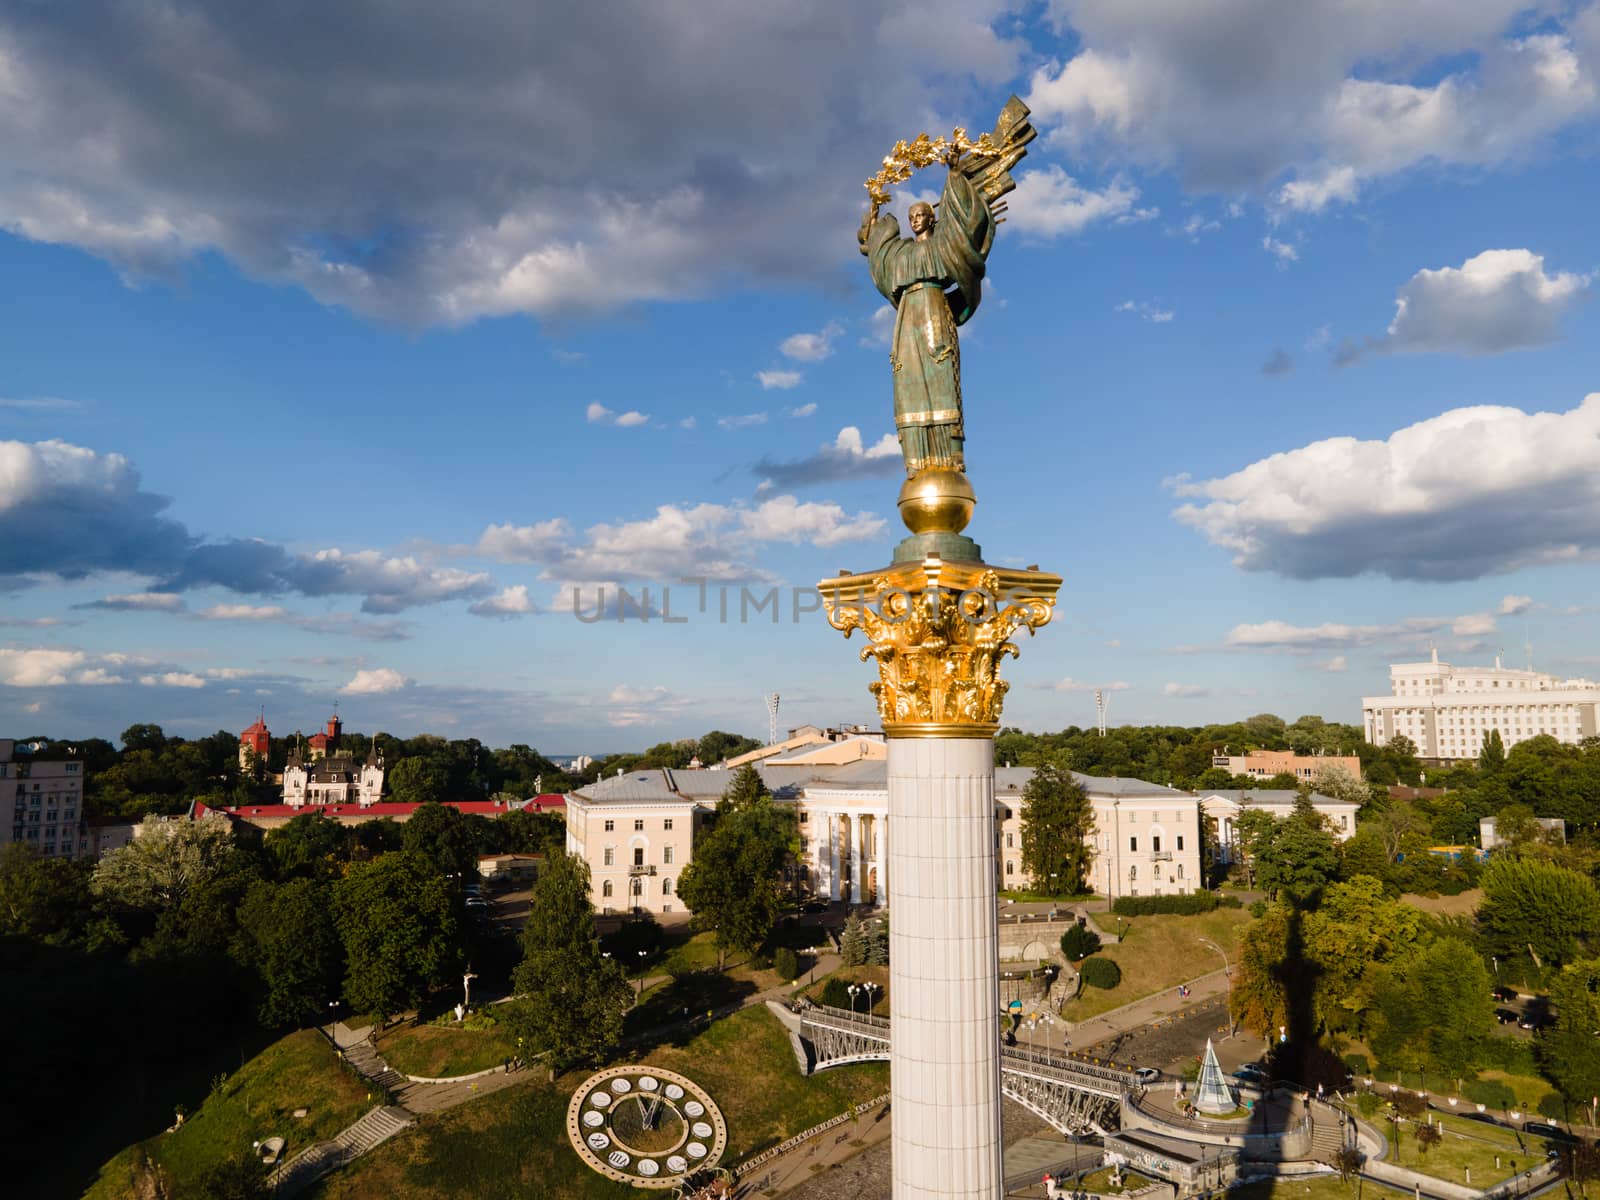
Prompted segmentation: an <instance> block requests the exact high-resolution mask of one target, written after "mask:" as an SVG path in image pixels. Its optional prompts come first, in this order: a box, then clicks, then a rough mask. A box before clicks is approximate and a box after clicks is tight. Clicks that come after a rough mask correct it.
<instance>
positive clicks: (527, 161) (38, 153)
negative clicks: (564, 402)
mask: <svg viewBox="0 0 1600 1200" xmlns="http://www.w3.org/2000/svg"><path fill="white" fill-rule="evenodd" d="M70 7H71V6H57V5H45V6H42V7H40V8H37V9H36V10H29V11H28V12H27V13H26V15H17V16H12V15H10V11H9V9H7V10H6V15H5V16H3V17H0V62H4V63H5V64H6V67H5V71H6V82H5V83H3V84H0V164H3V166H0V213H4V214H5V216H4V224H5V227H6V228H8V229H9V230H11V231H12V232H14V233H17V234H19V235H21V236H24V237H29V238H33V239H35V240H38V241H45V242H56V243H63V244H69V245H73V246H77V247H80V248H82V249H85V250H87V251H89V252H90V253H93V254H97V255H100V256H101V257H103V258H105V259H107V260H109V261H111V262H112V263H114V264H115V265H116V266H117V268H118V269H119V270H122V271H123V272H124V273H126V274H128V275H130V276H140V275H150V274H171V273H172V271H173V269H174V267H176V266H178V265H180V264H183V263H185V262H187V261H192V260H195V259H198V258H200V257H201V256H203V255H206V254H210V253H215V254H218V255H220V256H222V257H224V258H226V259H228V260H229V261H230V262H231V263H232V264H233V265H234V266H235V267H236V268H237V269H239V270H241V271H242V272H243V273H245V274H247V275H249V276H251V277H253V278H257V279H265V280H270V281H274V282H286V283H289V284H292V285H295V286H299V287H302V288H304V289H306V290H307V291H309V292H310V293H311V294H313V295H314V296H316V297H317V298H318V299H319V300H321V301H323V302H324V303H329V304H342V305H346V306H348V307H351V308H354V309H356V310H358V311H360V312H363V313H367V314H373V315H379V316H382V317H386V318H392V319H396V320H400V321H405V322H409V323H422V322H445V323H461V322H466V321H471V320H474V319H476V318H479V317H482V316H496V315H508V314H512V313H533V314H536V315H539V316H541V317H554V318H562V317H569V316H571V315H572V314H575V313H579V314H581V313H584V312H592V311H595V310H597V309H603V308H615V307H623V306H628V305H632V304H637V303H640V302H648V301H652V300H674V299H682V298H688V297H697V296H704V295H706V294H709V293H710V292H712V291H714V290H716V289H717V288H719V287H722V286H724V285H726V284H729V283H732V282H736V283H737V284H738V285H740V286H743V285H745V284H746V282H747V281H749V280H754V281H755V282H756V283H757V284H762V283H767V282H770V281H787V282H794V281H804V282H810V283H814V282H817V281H819V280H827V279H830V278H831V277H834V276H835V273H836V272H837V270H838V268H839V267H840V265H841V264H842V263H844V262H845V261H846V260H847V259H848V258H850V257H853V254H852V248H851V247H850V246H849V239H848V238H845V239H843V240H842V241H841V240H840V239H838V238H837V237H836V236H835V235H836V234H837V231H838V230H839V229H841V228H843V229H848V228H851V227H852V226H853V224H854V221H855V219H856V218H857V217H859V215H860V214H859V210H860V198H861V189H860V187H859V185H858V182H857V181H856V179H855V177H854V172H850V173H847V174H841V173H840V172H838V170H837V169H836V167H837V164H839V163H842V162H861V163H871V162H873V161H875V160H876V159H877V157H878V156H879V155H881V154H882V153H883V152H884V150H885V149H887V148H888V147H889V146H891V145H892V144H893V142H894V140H895V138H896V137H899V136H903V135H904V133H905V129H904V128H903V126H901V125H900V122H901V121H902V120H903V119H904V114H906V113H929V114H933V113H941V114H942V115H941V120H940V123H941V124H943V123H945V122H946V121H949V120H951V119H956V118H965V117H966V113H965V112H952V113H943V110H946V109H947V106H948V105H949V104H950V103H952V102H953V95H952V91H951V89H952V86H954V87H955V88H957V89H958V93H957V94H960V93H965V92H967V91H969V90H970V91H976V90H983V91H992V90H993V89H994V88H997V87H1001V86H1003V85H1004V83H1005V82H1006V81H1007V80H1009V79H1012V78H1014V76H1015V74H1016V72H1017V70H1018V66H1019V63H1020V62H1021V60H1022V56H1023V54H1024V53H1025V52H1027V47H1026V46H1025V45H1024V43H1022V41H1021V40H1020V39H1018V38H1017V37H1016V36H1015V35H1014V32H1013V30H1014V29H1015V25H1014V23H1013V22H1012V21H1011V20H1009V19H1006V13H1007V10H1008V9H1009V8H1011V4H1010V3H1009V2H1008V0H980V2H979V3H977V4H967V5H951V4H948V3H947V4H944V5H942V6H941V7H939V8H938V9H936V10H934V11H933V12H928V11H926V10H924V11H923V13H922V15H921V17H920V19H913V18H911V17H909V16H907V15H906V11H905V9H904V6H903V5H900V4H898V3H890V2H889V0H852V2H851V3H841V2H837V0H833V2H829V3H823V4H818V5H803V6H799V7H796V8H793V9H791V10H789V11H782V10H779V9H769V8H768V7H767V6H763V5H737V6H733V7H732V8H729V9H726V10H718V11H711V10H707V9H702V8H700V7H699V6H696V5H668V6H646V8H645V9H643V10H641V11H639V12H635V13H630V14H629V15H628V16H627V17H626V19H621V18H616V19H613V18H612V17H611V16H610V15H609V14H597V13H596V12H594V11H591V10H588V9H586V8H585V7H584V6H581V5H579V6H573V5H560V4H545V5H540V6H539V7H538V8H537V9H536V10H533V11H530V10H528V9H527V8H526V7H523V6H506V5H483V6H474V7H472V8H471V9H470V11H464V12H446V11H444V10H442V9H440V8H439V6H438V5H437V4H433V3H425V2H424V0H381V2H380V0H347V2H346V3H344V4H341V5H340V6H339V8H338V11H337V12H334V11H333V10H332V9H329V8H327V7H326V6H318V7H313V8H311V9H306V10H304V11H300V12H297V13H293V14H291V13H289V12H288V11H287V10H280V9H278V8H276V7H273V6H267V7H265V8H261V9H259V10H257V11H250V9H249V6H235V5H218V6H207V7H199V8H185V9H184V10H183V13H182V19H181V20H177V21H174V20H173V19H172V14H171V13H170V12H169V11H168V10H167V9H165V8H162V7H159V6H158V7H155V8H151V7H147V6H141V5H130V6H112V7H111V8H109V9H107V10H106V11H105V12H102V13H99V14H97V16H96V18H95V19H94V20H93V21H89V20H86V19H84V18H83V17H82V16H81V14H78V13H72V12H69V11H68V9H69V8H70ZM332 45H347V46H359V47H362V53H361V54H359V55H355V56H349V55H345V56H340V55H335V54H318V53H307V52H306V47H308V46H322V47H326V46H332ZM286 62H293V63H294V64H295V69H294V70H293V71H285V70H284V69H283V68H282V64H284V63H286ZM197 63H203V64H207V68H206V69H197V68H196V64H197ZM596 63H603V64H604V77H605V86H604V87H597V86H596V81H597V75H596V71H595V65H594V64H596ZM419 64H420V65H419ZM686 79H695V80H697V83H696V84H695V86H693V87H685V86H684V85H683V81H684V80H686ZM865 79H870V80H872V87H871V88H870V89H863V88H862V87H861V81H862V80H865ZM397 80H402V81H404V85H403V86H396V81H397ZM757 95H759V96H760V97H761V103H759V104H752V103H750V97H752V96H757ZM885 97H893V99H892V101H891V102H886V101H885V99H884V98H885ZM984 115H986V114H973V118H972V119H973V121H974V122H976V121H977V120H979V119H980V118H981V117H982V116H984ZM984 123H985V124H986V123H987V122H986V121H985V122H984ZM552 164H559V169H554V168H553V166H552ZM830 168H834V169H830Z"/></svg>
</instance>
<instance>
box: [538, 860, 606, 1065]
mask: <svg viewBox="0 0 1600 1200" xmlns="http://www.w3.org/2000/svg"><path fill="white" fill-rule="evenodd" d="M589 887H590V885H589V866H588V864H587V863H585V862H584V861H583V860H582V859H579V858H576V857H574V856H572V855H569V854H566V853H564V852H558V853H556V854H553V855H551V857H550V860H549V862H548V864H547V865H546V867H545V870H544V871H543V872H541V873H540V875H539V878H538V881H537V882H536V883H535V884H534V885H533V894H532V896H531V898H530V899H529V904H528V923H527V924H526V925H524V926H523V929H522V962H521V963H520V964H519V965H518V966H517V969H516V972H515V974H514V976H513V983H514V985H515V987H516V990H517V992H518V999H517V1000H516V1001H515V1003H513V1004H512V1005H510V1006H509V1007H510V1008H511V1012H510V1014H509V1017H510V1025H511V1027H512V1030H513V1031H514V1032H515V1033H516V1035H517V1036H518V1037H519V1039H521V1040H522V1041H524V1042H525V1044H526V1045H527V1046H528V1047H529V1049H530V1051H531V1052H532V1053H536V1054H544V1055H546V1056H547V1065H548V1066H549V1067H550V1071H551V1076H552V1078H553V1077H554V1076H555V1074H556V1073H557V1072H559V1071H564V1070H566V1069H567V1068H569V1067H572V1066H575V1065H577V1064H579V1063H598V1062H601V1061H603V1060H604V1059H605V1058H606V1057H607V1056H608V1055H610V1054H611V1052H612V1051H613V1050H615V1049H616V1047H617V1044H618V1042H620V1041H621V1040H622V1019H623V1013H624V1012H625V1011H626V1009H627V1007H628V1004H629V1001H630V999H631V997H632V989H631V988H629V986H628V981H627V979H626V977H625V976H624V975H623V972H622V967H621V966H620V965H619V964H618V963H617V962H616V960H615V959H613V958H610V957H607V956H605V955H603V954H602V953H601V950H600V942H599V940H598V939H597V938H596V937H595V933H594V908H593V906H592V904H591V903H590V900H589Z"/></svg>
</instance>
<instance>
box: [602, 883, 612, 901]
mask: <svg viewBox="0 0 1600 1200" xmlns="http://www.w3.org/2000/svg"><path fill="white" fill-rule="evenodd" d="M600 894H601V895H602V896H605V897H606V898H607V899H609V898H610V897H611V894H612V887H611V880H609V879H608V880H606V881H605V882H604V883H602V884H601V885H600Z"/></svg>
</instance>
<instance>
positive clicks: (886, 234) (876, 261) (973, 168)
mask: <svg viewBox="0 0 1600 1200" xmlns="http://www.w3.org/2000/svg"><path fill="white" fill-rule="evenodd" d="M1033 137H1034V130H1033V127H1032V125H1030V124H1029V123H1028V109H1027V106H1026V105H1024V104H1023V103H1022V101H1020V100H1018V99H1017V98H1016V97H1015V96H1013V97H1012V98H1011V100H1010V101H1009V102H1008V103H1007V104H1006V106H1005V108H1004V110H1002V112H1001V114H1000V120H999V121H998V122H997V123H996V125H995V128H994V132H993V133H988V134H984V135H983V136H982V137H981V138H979V139H978V141H977V142H970V141H968V140H967V138H966V135H965V133H964V131H962V130H959V129H958V130H956V132H955V134H954V136H953V137H952V138H951V139H950V140H949V141H948V142H947V141H946V140H945V139H943V138H940V139H939V140H938V141H936V142H935V141H930V140H929V139H928V136H927V135H926V134H923V135H922V136H921V137H919V138H918V139H917V140H916V141H915V142H911V143H906V142H902V143H900V144H899V145H897V146H896V147H895V153H894V154H892V155H890V156H889V157H888V158H886V159H885V160H884V169H883V171H880V172H879V174H878V175H877V176H876V177H874V178H873V179H871V180H868V182H867V189H868V191H869V192H870V193H871V195H872V200H873V204H872V207H871V209H869V210H868V213H867V216H866V218H865V219H863V221H862V228H861V231H860V233H859V235H858V237H859V240H860V242H861V251H862V253H863V254H865V255H866V256H867V264H868V269H869V270H870V272H871V274H872V282H873V284H874V285H875V286H876V287H877V289H878V291H880V292H881V293H883V296H884V298H885V299H886V300H888V301H889V302H890V303H891V304H893V305H894V306H895V322H894V332H893V334H892V335H891V338H890V343H889V362H890V365H891V367H892V368H893V371H894V419H895V429H896V431H897V432H898V434H899V437H900V450H901V453H902V454H903V455H904V457H905V466H906V475H907V477H910V476H914V475H916V474H917V473H918V472H919V471H922V470H925V469H928V468H944V469H947V470H951V471H958V472H959V471H965V470H966V459H965V455H964V453H963V449H962V447H963V443H964V442H965V439H966V431H965V427H964V425H963V422H962V412H961V349H960V343H959V340H958V338H957V334H956V329H957V327H958V326H960V325H962V324H964V323H965V322H966V321H967V320H968V319H969V318H971V316H972V315H973V313H975V312H977V311H978V304H979V303H980V301H981V300H982V298H983V275H984V265H985V261H986V259H987V258H988V254H989V249H990V247H991V246H993V245H994V235H995V230H996V228H997V227H998V226H999V224H1000V222H1001V221H1003V220H1004V219H1005V218H1004V216H1003V215H1002V214H1003V213H1004V211H1005V205H1004V204H1003V203H1001V198H1002V197H1003V196H1005V195H1006V193H1007V192H1009V191H1011V190H1012V188H1014V187H1016V182H1015V181H1014V180H1013V179H1012V178H1011V168H1012V167H1014V166H1015V165H1016V164H1017V162H1018V161H1019V160H1020V159H1021V158H1022V156H1023V155H1024V154H1026V153H1027V150H1026V146H1027V144H1028V143H1029V142H1030V141H1032V140H1033ZM936 161H944V162H946V163H948V165H949V170H948V173H947V175H946V177H945V181H944V192H943V194H942V196H941V197H940V199H939V205H938V208H939V211H938V214H937V215H935V212H934V207H933V206H932V205H930V204H927V203H926V202H924V201H917V202H916V203H913V204H912V205H911V207H910V209H909V210H907V213H906V221H907V224H908V225H909V226H910V229H911V236H910V237H901V236H900V223H899V222H898V221H897V220H896V219H895V218H894V216H893V215H892V214H890V213H881V214H880V213H879V212H878V206H879V204H881V203H882V202H883V200H884V199H886V197H887V193H886V191H885V188H886V187H887V185H888V184H890V183H898V182H903V181H904V180H905V179H908V178H910V175H911V171H912V170H913V169H914V168H915V167H918V166H927V165H930V164H931V163H933V162H936Z"/></svg>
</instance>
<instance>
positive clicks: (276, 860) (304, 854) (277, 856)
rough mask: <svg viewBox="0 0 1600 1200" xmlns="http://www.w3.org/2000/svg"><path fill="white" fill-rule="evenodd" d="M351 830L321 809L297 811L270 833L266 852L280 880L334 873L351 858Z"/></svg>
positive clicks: (324, 875) (325, 876) (323, 875)
mask: <svg viewBox="0 0 1600 1200" xmlns="http://www.w3.org/2000/svg"><path fill="white" fill-rule="evenodd" d="M350 840H351V838H350V830H349V829H347V828H346V827H345V826H343V825H341V824H339V822H337V821H335V820H333V819H332V818H331V817H327V816H324V815H323V814H322V813H319V812H302V813H297V814H295V816H294V817H292V818H291V819H290V820H289V821H288V822H287V823H286V824H284V825H280V826H279V827H278V828H277V829H274V830H272V831H271V832H269V833H268V834H267V838H266V847H267V855H268V856H269V857H270V858H271V859H272V865H273V869H274V871H276V872H277V875H278V878H279V879H292V878H294V877H296V876H299V875H316V876H321V877H323V878H327V877H329V876H331V875H332V874H333V873H334V871H335V870H336V869H337V866H338V864H339V863H340V862H342V861H344V860H345V859H346V858H348V857H349V846H350Z"/></svg>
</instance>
